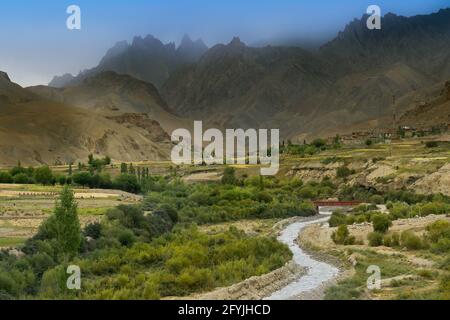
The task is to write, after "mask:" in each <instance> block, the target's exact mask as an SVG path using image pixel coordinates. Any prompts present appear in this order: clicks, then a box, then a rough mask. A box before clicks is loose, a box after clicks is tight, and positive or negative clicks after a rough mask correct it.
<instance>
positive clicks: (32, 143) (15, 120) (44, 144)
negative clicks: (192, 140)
mask: <svg viewBox="0 0 450 320" xmlns="http://www.w3.org/2000/svg"><path fill="white" fill-rule="evenodd" d="M35 92H36V90H35V91H34V92H33V90H27V89H24V88H22V87H20V86H19V85H17V84H15V83H12V82H11V81H10V80H9V78H8V76H7V75H6V74H5V73H2V74H1V76H0V100H1V102H2V104H1V108H0V164H1V165H13V164H16V163H17V161H18V160H21V161H22V163H23V164H25V165H41V164H55V163H69V162H74V161H77V160H83V159H86V158H87V156H88V155H89V154H91V153H92V154H96V155H103V156H104V155H108V156H110V157H111V158H112V159H115V160H118V161H136V160H148V159H150V160H156V159H167V158H168V155H169V152H170V149H171V142H170V139H169V136H168V134H167V133H166V132H165V131H164V130H163V129H162V127H161V126H160V124H159V123H158V122H156V121H150V120H148V119H144V120H143V122H142V121H139V122H136V121H135V120H133V118H131V119H130V118H127V117H125V118H123V119H119V118H117V117H116V118H114V117H112V118H111V117H110V118H108V117H107V116H105V115H104V114H102V113H98V112H95V111H93V110H90V109H89V108H77V107H74V106H72V105H68V104H66V103H65V101H64V99H53V100H51V99H48V98H46V97H43V96H41V95H38V94H36V93H35ZM99 98H100V99H101V96H99ZM58 100H59V101H58ZM121 114H122V113H119V114H118V116H119V115H121ZM146 117H147V116H146ZM149 122H150V125H149ZM143 123H145V125H143Z"/></svg>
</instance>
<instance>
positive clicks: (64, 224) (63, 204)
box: [54, 185, 82, 257]
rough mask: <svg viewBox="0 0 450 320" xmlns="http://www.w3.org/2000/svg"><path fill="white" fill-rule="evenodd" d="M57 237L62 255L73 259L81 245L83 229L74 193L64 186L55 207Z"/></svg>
mask: <svg viewBox="0 0 450 320" xmlns="http://www.w3.org/2000/svg"><path fill="white" fill-rule="evenodd" d="M54 212H55V218H54V219H55V220H54V223H55V235H56V241H57V243H58V248H59V250H60V253H61V254H62V255H64V256H68V257H73V256H75V255H76V254H77V252H78V250H79V249H80V245H81V240H82V239H81V228H80V221H79V220H78V214H77V203H76V201H75V196H74V193H73V191H72V190H71V189H70V188H69V187H68V186H67V185H66V186H64V188H63V190H62V191H61V194H60V196H59V199H58V200H57V202H56V206H55V211H54Z"/></svg>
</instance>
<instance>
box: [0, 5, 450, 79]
mask: <svg viewBox="0 0 450 320" xmlns="http://www.w3.org/2000/svg"><path fill="white" fill-rule="evenodd" d="M372 4H376V5H378V6H380V8H381V12H382V15H384V14H385V13H387V12H393V13H395V14H398V15H404V16H411V15H416V14H427V13H431V12H435V11H438V10H439V9H440V8H446V7H450V1H449V0H409V1H404V0H371V1H366V0H314V1H311V0H209V1H206V0H127V1H120V0H109V1H104V0H71V1H66V0H40V1H35V0H28V1H26V0H14V1H12V0H9V1H6V0H3V1H0V71H5V72H7V73H8V74H9V76H10V78H11V80H12V81H14V82H17V83H19V84H20V85H22V86H29V85H37V84H47V83H48V82H49V81H50V80H51V79H52V78H53V76H54V75H61V74H63V73H66V72H69V73H72V74H77V73H78V72H79V71H80V70H83V69H86V68H92V67H94V66H96V65H97V64H98V62H99V61H100V59H101V58H102V56H103V55H104V54H105V53H106V51H107V50H108V49H109V48H110V47H111V46H113V45H114V44H115V43H116V42H117V41H120V40H127V41H129V42H130V41H131V40H132V39H133V37H134V36H139V35H140V36H145V35H147V34H152V35H154V36H155V37H157V38H159V39H160V40H161V41H163V42H175V43H179V42H180V40H181V38H182V36H183V35H184V34H188V35H189V36H190V37H191V38H193V39H197V38H202V39H203V40H204V42H205V43H206V44H207V45H208V46H212V45H214V44H217V43H228V42H229V41H231V39H232V38H233V37H234V36H239V37H240V38H241V40H242V41H243V42H245V43H247V44H249V45H257V44H260V43H267V42H269V43H270V42H274V43H276V42H279V41H280V39H298V40H301V41H300V42H317V41H325V40H326V39H331V38H332V37H333V36H334V35H336V34H337V32H338V31H339V30H342V29H343V28H344V27H345V25H346V24H347V23H348V22H349V21H351V20H353V19H354V18H360V17H361V16H362V15H363V14H364V13H365V12H366V9H367V7H368V6H369V5H372ZM69 5H77V6H79V7H80V8H81V30H68V29H67V27H66V20H67V18H68V17H69V14H67V12H66V10H67V7H68V6H69Z"/></svg>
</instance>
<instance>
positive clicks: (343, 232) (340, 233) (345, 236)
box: [331, 224, 355, 245]
mask: <svg viewBox="0 0 450 320" xmlns="http://www.w3.org/2000/svg"><path fill="white" fill-rule="evenodd" d="M331 239H332V240H333V242H334V243H336V244H343V245H351V244H354V243H355V237H353V236H351V235H350V232H349V231H348V228H347V225H345V224H341V225H340V226H339V227H338V228H337V230H336V231H334V232H333V233H332V234H331Z"/></svg>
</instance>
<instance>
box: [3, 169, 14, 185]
mask: <svg viewBox="0 0 450 320" xmlns="http://www.w3.org/2000/svg"><path fill="white" fill-rule="evenodd" d="M12 182H13V177H12V176H11V174H10V173H9V172H4V171H2V172H0V183H12Z"/></svg>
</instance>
